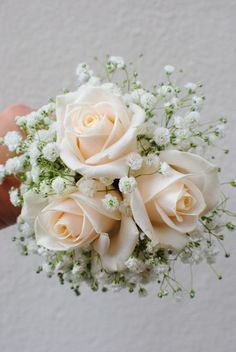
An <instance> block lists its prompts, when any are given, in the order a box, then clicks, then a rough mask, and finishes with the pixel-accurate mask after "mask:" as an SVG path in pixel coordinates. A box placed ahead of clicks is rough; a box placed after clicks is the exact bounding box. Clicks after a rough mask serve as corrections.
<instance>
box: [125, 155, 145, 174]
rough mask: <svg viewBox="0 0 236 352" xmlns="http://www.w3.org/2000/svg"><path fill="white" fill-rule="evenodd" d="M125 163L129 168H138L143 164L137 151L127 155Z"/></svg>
mask: <svg viewBox="0 0 236 352" xmlns="http://www.w3.org/2000/svg"><path fill="white" fill-rule="evenodd" d="M127 164H128V166H129V167H130V168H131V170H139V169H140V168H141V167H142V164H143V158H142V157H141V155H140V154H138V153H130V154H129V155H128V157H127Z"/></svg>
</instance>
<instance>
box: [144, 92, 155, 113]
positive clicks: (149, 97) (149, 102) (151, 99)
mask: <svg viewBox="0 0 236 352" xmlns="http://www.w3.org/2000/svg"><path fill="white" fill-rule="evenodd" d="M140 102H141V105H142V106H143V107H144V109H149V110H152V109H153V108H154V107H155V104H156V102H157V99H156V97H155V96H154V95H153V94H151V93H148V92H147V93H144V94H142V95H141V99H140Z"/></svg>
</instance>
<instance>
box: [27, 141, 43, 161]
mask: <svg viewBox="0 0 236 352" xmlns="http://www.w3.org/2000/svg"><path fill="white" fill-rule="evenodd" d="M28 154H29V157H30V162H31V164H32V165H34V164H36V162H37V159H38V158H39V157H40V154H41V153H40V150H39V149H38V143H37V142H33V143H32V144H31V145H30V147H29V151H28Z"/></svg>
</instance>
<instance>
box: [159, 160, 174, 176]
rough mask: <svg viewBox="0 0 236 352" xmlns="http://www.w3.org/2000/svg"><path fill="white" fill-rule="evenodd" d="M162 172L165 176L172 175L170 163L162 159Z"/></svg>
mask: <svg viewBox="0 0 236 352" xmlns="http://www.w3.org/2000/svg"><path fill="white" fill-rule="evenodd" d="M159 171H160V173H161V174H162V175H165V176H169V175H171V168H170V165H169V164H167V162H165V161H162V162H161V165H160V170H159Z"/></svg>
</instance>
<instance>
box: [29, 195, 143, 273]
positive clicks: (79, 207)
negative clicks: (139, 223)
mask: <svg viewBox="0 0 236 352" xmlns="http://www.w3.org/2000/svg"><path fill="white" fill-rule="evenodd" d="M104 194H105V192H104V193H103V192H97V193H96V194H95V196H94V198H90V197H88V196H85V195H83V194H81V193H79V192H75V193H71V194H69V195H65V196H63V197H54V200H52V199H50V202H49V204H48V200H47V199H45V198H44V199H43V198H40V197H39V196H38V195H37V194H35V193H34V192H32V191H30V192H28V194H25V196H24V207H23V215H24V218H25V219H26V220H27V221H29V220H32V219H33V220H35V224H34V228H35V236H36V241H37V244H38V245H40V246H43V247H45V248H47V249H49V250H53V251H66V250H69V249H72V248H76V247H81V248H84V247H86V246H87V245H89V244H91V245H92V246H93V247H94V249H95V250H96V251H97V252H98V253H99V255H100V257H101V261H102V264H103V267H104V268H105V269H106V270H108V271H116V270H118V271H121V270H124V269H125V268H126V267H125V264H124V263H125V261H126V260H127V259H128V258H129V256H130V255H131V254H132V252H133V250H134V248H135V246H136V243H137V239H138V230H137V227H136V225H135V223H134V221H133V219H132V218H131V217H126V216H123V215H122V214H121V213H120V211H119V210H116V211H113V212H110V211H108V210H106V209H105V208H104V206H103V205H102V198H103V197H104ZM112 194H113V195H115V196H116V197H117V198H119V197H120V195H119V193H118V192H114V191H113V192H112Z"/></svg>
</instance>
